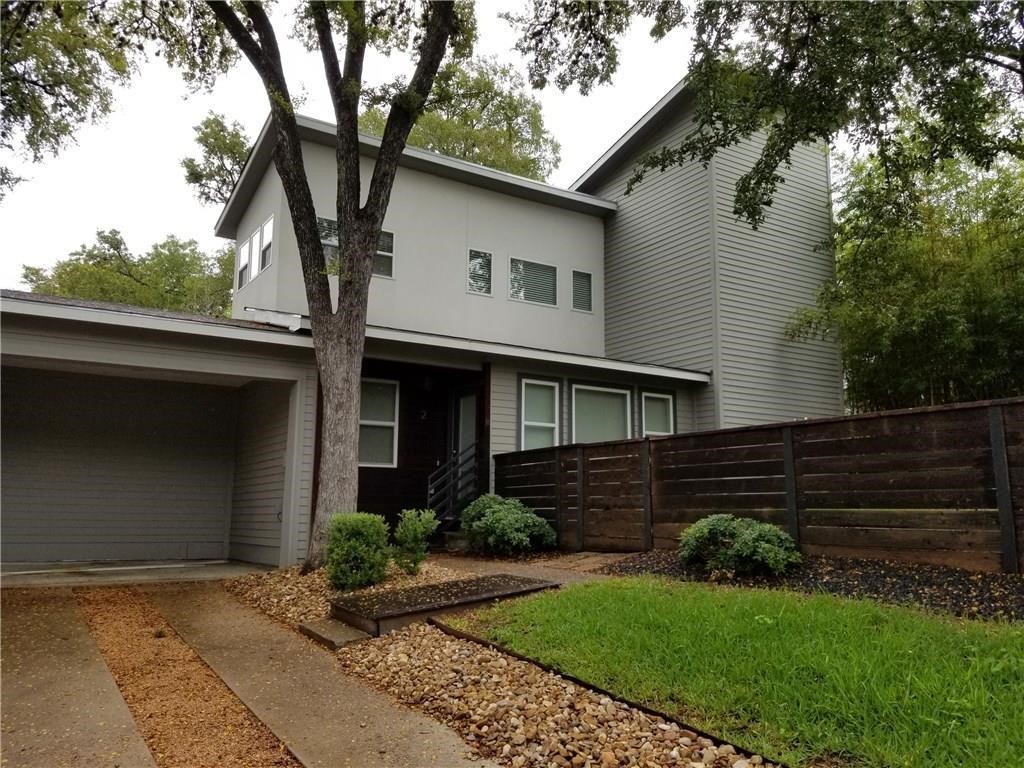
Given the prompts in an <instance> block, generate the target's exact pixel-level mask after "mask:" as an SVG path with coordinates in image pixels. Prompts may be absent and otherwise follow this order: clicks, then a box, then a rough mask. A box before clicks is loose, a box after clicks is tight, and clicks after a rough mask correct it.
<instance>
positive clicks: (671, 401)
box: [640, 390, 676, 437]
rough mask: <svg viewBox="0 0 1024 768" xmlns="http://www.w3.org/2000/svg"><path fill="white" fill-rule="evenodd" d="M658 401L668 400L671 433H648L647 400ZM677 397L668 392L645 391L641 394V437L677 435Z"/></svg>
mask: <svg viewBox="0 0 1024 768" xmlns="http://www.w3.org/2000/svg"><path fill="white" fill-rule="evenodd" d="M648 397H650V398H654V399H656V400H668V426H669V429H670V430H671V431H669V432H648V431H647V398H648ZM675 424H676V397H675V395H674V394H669V393H667V392H652V391H650V390H644V391H642V392H641V393H640V437H666V436H667V435H674V434H676V430H675Z"/></svg>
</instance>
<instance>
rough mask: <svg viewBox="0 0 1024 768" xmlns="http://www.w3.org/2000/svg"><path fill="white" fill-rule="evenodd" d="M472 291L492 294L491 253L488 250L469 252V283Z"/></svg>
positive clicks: (487, 294) (486, 294)
mask: <svg viewBox="0 0 1024 768" xmlns="http://www.w3.org/2000/svg"><path fill="white" fill-rule="evenodd" d="M467 290H468V291H469V292H470V293H479V294H483V295H485V296H490V295H491V254H489V253H487V251H474V250H470V252H469V285H468V288H467Z"/></svg>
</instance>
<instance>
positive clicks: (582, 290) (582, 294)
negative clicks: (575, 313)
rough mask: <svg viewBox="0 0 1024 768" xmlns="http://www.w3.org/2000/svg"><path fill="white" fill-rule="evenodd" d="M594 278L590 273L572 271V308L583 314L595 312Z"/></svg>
mask: <svg viewBox="0 0 1024 768" xmlns="http://www.w3.org/2000/svg"><path fill="white" fill-rule="evenodd" d="M592 283H593V276H592V275H591V274H590V273H589V272H580V271H579V270H578V269H574V270H573V271H572V308H573V309H577V310H579V311H581V312H592V311H593V310H594V297H593V291H592Z"/></svg>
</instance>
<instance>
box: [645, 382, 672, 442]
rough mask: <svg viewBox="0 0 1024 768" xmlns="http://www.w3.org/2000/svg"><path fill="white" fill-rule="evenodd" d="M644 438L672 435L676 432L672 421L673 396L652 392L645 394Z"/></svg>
mask: <svg viewBox="0 0 1024 768" xmlns="http://www.w3.org/2000/svg"><path fill="white" fill-rule="evenodd" d="M643 406H644V408H643V411H644V412H643V420H644V425H643V426H644V437H647V436H649V435H671V434H673V433H674V432H675V429H673V428H672V427H673V419H672V416H673V414H672V410H673V409H672V396H671V395H661V394H655V393H652V392H644V394H643Z"/></svg>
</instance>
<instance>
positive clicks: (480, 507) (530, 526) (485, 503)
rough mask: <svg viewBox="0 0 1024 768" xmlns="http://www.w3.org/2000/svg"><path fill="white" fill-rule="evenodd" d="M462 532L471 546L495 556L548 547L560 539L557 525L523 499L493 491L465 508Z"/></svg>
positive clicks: (476, 550) (475, 549) (477, 550)
mask: <svg viewBox="0 0 1024 768" xmlns="http://www.w3.org/2000/svg"><path fill="white" fill-rule="evenodd" d="M462 531H463V532H464V533H465V534H466V537H467V539H469V547H470V549H472V550H473V551H475V552H483V553H486V554H493V555H515V554H520V553H522V552H531V551H533V550H537V549H548V548H551V547H553V546H555V544H556V543H557V540H558V539H557V536H556V535H555V530H554V528H552V527H551V526H550V525H549V524H548V522H547V521H546V520H545V519H544V518H542V517H540V516H538V515H536V514H534V512H533V511H532V510H531V509H530V508H529V507H527V506H526V505H525V504H523V503H522V502H521V501H519V500H518V499H505V498H502V497H501V496H497V495H495V494H493V493H489V494H486V495H484V496H481V497H480V498H479V499H477V500H476V501H474V502H473V503H472V504H470V505H469V506H468V507H466V509H465V511H464V512H463V513H462Z"/></svg>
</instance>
